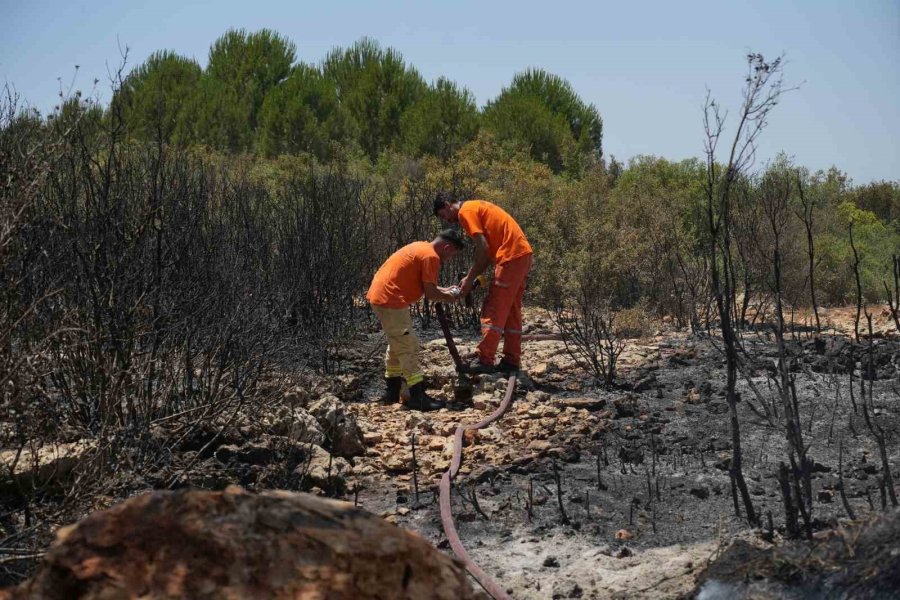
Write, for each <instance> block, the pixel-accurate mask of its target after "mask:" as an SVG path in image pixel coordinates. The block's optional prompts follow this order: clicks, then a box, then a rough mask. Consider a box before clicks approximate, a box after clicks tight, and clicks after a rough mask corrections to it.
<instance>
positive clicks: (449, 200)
mask: <svg viewBox="0 0 900 600" xmlns="http://www.w3.org/2000/svg"><path fill="white" fill-rule="evenodd" d="M454 202H456V198H454V197H453V194H452V193H450V192H448V191H447V190H441V191H439V192H438V193H437V194H435V195H434V206H433V209H434V216H438V211H439V210H441V209H442V208H444V207H445V206H447V205H448V204H453V203H454Z"/></svg>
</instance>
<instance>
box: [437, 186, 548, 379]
mask: <svg viewBox="0 0 900 600" xmlns="http://www.w3.org/2000/svg"><path fill="white" fill-rule="evenodd" d="M434 214H435V215H436V216H438V217H440V218H441V219H443V220H444V221H447V222H450V223H459V224H460V225H461V226H462V228H463V230H464V231H465V232H466V235H468V236H469V237H470V238H472V241H473V242H474V243H475V261H474V263H473V264H472V267H471V268H470V269H469V272H468V273H467V274H466V276H465V277H464V278H463V279H462V281H460V282H459V287H460V292H461V295H463V296H466V295H467V294H468V293H469V292H470V291H471V290H472V286H473V285H474V283H475V280H476V279H477V278H478V277H479V276H480V275H481V274H482V273H484V271H485V270H486V269H487V268H488V265H490V263H492V262H493V263H494V280H493V282H492V283H491V287H490V289H489V290H488V294H487V298H485V300H484V306H483V307H482V309H481V343H479V344H478V348H477V350H476V353H477V357H476V358H475V359H474V361H473V362H471V363H470V364H468V365H466V369H467V370H468V371H469V372H472V373H490V372H493V371H495V370H500V371H506V372H514V371H517V370H518V369H519V365H520V364H521V360H522V296H523V295H524V294H525V282H526V279H527V278H528V271H529V270H531V263H532V260H533V255H532V251H531V246H530V245H529V244H528V240H527V239H526V238H525V234H524V233H523V232H522V228H521V227H519V224H518V223H516V221H515V219H513V218H512V217H511V216H510V215H509V213H507V212H506V211H505V210H503V209H502V208H500V207H499V206H497V205H495V204H491V203H490V202H485V201H483V200H466V201H459V200H453V198H452V196H451V195H450V194H448V193H447V192H439V193H438V194H437V196H436V197H435V199H434ZM501 336H502V337H503V358H502V359H501V360H500V363H499V364H498V365H497V366H496V367H495V366H494V360H495V355H496V354H497V347H498V346H499V345H500V338H501Z"/></svg>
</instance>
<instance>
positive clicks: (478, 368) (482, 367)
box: [462, 358, 497, 375]
mask: <svg viewBox="0 0 900 600" xmlns="http://www.w3.org/2000/svg"><path fill="white" fill-rule="evenodd" d="M496 370H497V369H496V367H494V365H489V364H487V363H483V362H481V361H480V360H478V359H477V358H474V359H472V360H471V361H470V362H468V363H463V365H462V372H463V373H469V374H472V375H486V374H488V373H493V372H495V371H496Z"/></svg>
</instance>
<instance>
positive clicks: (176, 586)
mask: <svg viewBox="0 0 900 600" xmlns="http://www.w3.org/2000/svg"><path fill="white" fill-rule="evenodd" d="M476 597H479V596H476V594H475V592H474V591H473V590H472V587H471V585H470V584H469V582H468V580H467V577H466V574H465V571H464V570H463V568H462V567H461V566H460V564H459V563H458V562H456V561H455V560H454V559H452V558H450V557H449V556H447V555H444V554H442V553H440V552H438V551H437V550H435V549H434V548H433V547H432V546H431V545H430V544H428V543H427V542H426V541H424V540H423V539H421V538H420V537H418V536H417V535H414V534H412V533H410V532H408V531H405V530H403V529H400V528H398V527H395V526H393V525H390V524H389V523H386V522H384V521H383V520H381V519H379V518H377V517H374V516H372V515H370V514H368V513H366V512H364V511H362V510H359V509H355V508H353V507H352V506H351V505H348V504H345V503H341V502H335V501H330V500H323V499H320V498H316V497H314V496H310V495H307V494H298V493H290V492H266V493H262V494H259V495H257V494H251V493H248V492H246V491H244V490H243V489H241V488H238V487H229V488H227V489H226V490H225V491H224V492H207V491H199V490H194V491H185V490H182V491H176V492H153V493H150V494H145V495H143V496H138V497H136V498H132V499H130V500H128V501H126V502H123V503H121V504H119V505H117V506H115V507H113V508H111V509H109V510H105V511H101V512H97V513H94V514H92V515H90V516H88V517H87V518H85V519H83V520H82V521H80V522H79V523H78V524H76V525H73V526H69V527H65V528H63V529H61V530H60V531H59V533H58V534H57V539H56V542H55V543H54V544H53V546H52V547H51V549H50V550H49V551H48V553H47V555H46V557H45V558H44V561H43V564H42V565H41V567H40V568H39V570H38V572H37V573H36V575H35V576H34V577H33V578H32V579H31V580H29V581H27V582H25V583H23V584H22V585H20V586H19V587H17V588H13V589H8V590H5V591H0V600H24V599H37V598H42V599H51V600H53V599H59V600H62V599H66V600H74V599H83V600H89V599H90V600H100V599H101V598H102V599H123V600H124V599H137V598H141V599H146V600H151V599H162V598H192V599H204V598H283V599H288V598H291V599H303V600H306V599H309V600H344V599H346V600H351V599H353V600H366V599H372V600H374V599H376V598H378V599H383V598H398V599H404V598H408V599H419V598H432V599H435V600H451V599H452V600H458V599H462V600H466V599H470V598H476Z"/></svg>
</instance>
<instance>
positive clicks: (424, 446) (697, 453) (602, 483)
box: [3, 312, 900, 598]
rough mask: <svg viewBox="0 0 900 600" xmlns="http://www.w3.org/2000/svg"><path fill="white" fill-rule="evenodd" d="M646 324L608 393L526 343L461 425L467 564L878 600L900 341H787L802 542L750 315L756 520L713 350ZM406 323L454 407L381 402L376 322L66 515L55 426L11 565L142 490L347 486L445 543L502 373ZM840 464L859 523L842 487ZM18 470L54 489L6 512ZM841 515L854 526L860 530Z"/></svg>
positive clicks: (633, 590)
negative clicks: (441, 491) (793, 529)
mask: <svg viewBox="0 0 900 600" xmlns="http://www.w3.org/2000/svg"><path fill="white" fill-rule="evenodd" d="M529 317H530V318H529V322H530V324H529V325H528V331H527V333H536V334H548V333H553V328H552V325H551V321H550V319H549V318H547V317H545V316H544V315H542V314H539V313H537V312H532V313H530V314H529ZM887 324H888V323H885V324H884V325H887ZM660 327H663V329H662V330H660V331H657V332H656V334H655V335H650V336H646V337H643V338H636V339H631V340H629V341H628V344H627V347H626V351H625V353H624V354H623V355H622V357H621V359H620V377H619V379H618V380H617V382H616V386H615V387H614V388H612V389H608V388H603V387H601V386H598V385H597V384H596V383H595V382H594V381H593V380H592V379H590V378H589V377H587V376H586V375H585V374H584V372H583V371H582V370H580V369H579V368H578V367H577V366H576V365H575V363H574V362H573V360H572V358H571V357H570V356H569V354H568V353H567V352H566V348H565V344H564V342H561V341H554V340H543V341H530V342H526V344H525V352H524V365H523V367H524V368H523V370H522V372H521V374H520V377H519V386H518V389H517V392H516V395H515V398H514V403H513V405H512V408H511V410H510V411H509V412H508V413H507V414H506V415H505V416H504V417H503V418H502V419H501V420H500V421H498V422H497V423H495V424H493V425H492V426H490V427H488V428H486V429H483V430H480V431H477V432H473V433H472V434H469V435H467V436H466V450H465V458H464V463H463V467H462V469H461V471H460V475H459V477H458V478H457V480H456V481H455V483H454V489H453V512H454V515H455V517H456V523H457V527H458V530H459V534H460V537H461V538H462V540H463V543H464V544H465V545H466V547H467V548H468V550H469V552H470V554H471V556H472V558H473V559H474V560H475V561H476V562H477V563H478V564H479V565H481V567H482V568H483V569H485V571H487V572H488V573H489V574H491V575H492V576H493V577H495V578H496V579H497V580H498V581H499V582H500V584H501V585H502V586H504V587H505V588H507V589H508V590H509V591H510V593H511V595H512V596H513V597H514V598H616V597H619V598H641V597H643V598H680V597H690V596H693V595H697V594H699V597H703V598H716V597H735V596H738V597H739V596H740V594H742V593H743V594H745V596H746V597H780V596H785V595H790V594H794V595H795V596H796V597H804V596H803V594H808V593H809V592H810V590H817V589H821V586H828V589H829V590H830V591H832V592H833V593H834V597H858V596H861V597H872V598H878V597H890V593H891V592H890V590H887V589H885V588H884V586H885V585H886V584H885V582H886V581H887V579H886V578H888V577H891V576H892V575H891V574H892V573H896V571H897V565H898V563H900V556H898V553H897V552H898V547H897V542H896V539H897V538H896V536H892V535H885V534H883V532H884V531H893V530H892V529H890V528H889V527H887V526H885V525H871V526H870V525H868V523H870V522H872V523H876V524H877V523H882V522H887V523H896V510H894V513H893V515H894V516H893V517H891V516H890V515H891V514H892V513H890V511H891V509H890V504H891V502H890V499H889V495H888V494H887V490H886V489H885V486H884V485H883V483H882V482H883V481H884V477H883V473H882V469H881V462H880V458H879V450H878V447H877V444H876V443H875V439H874V437H873V436H872V434H871V432H870V430H869V429H868V428H867V425H866V423H865V420H864V419H863V417H862V416H861V413H860V410H859V404H860V402H861V399H860V389H861V386H864V387H865V389H866V390H867V393H868V389H869V384H870V383H871V384H872V385H871V390H872V402H871V406H872V409H874V411H873V418H874V419H875V421H876V423H877V424H878V425H880V426H881V427H882V428H883V429H884V431H885V432H886V433H887V439H888V446H887V451H888V454H889V457H888V458H889V461H890V464H891V465H892V466H894V467H895V468H896V465H897V463H898V459H900V456H898V453H900V447H898V444H897V439H898V435H897V434H898V426H900V412H898V408H897V407H898V403H900V396H898V395H897V394H898V388H900V385H898V381H900V341H898V340H897V339H896V337H890V336H887V335H884V334H881V335H878V336H876V338H875V339H873V343H872V344H871V346H870V345H869V344H868V342H867V341H866V340H863V341H861V342H860V343H855V342H852V341H851V340H850V338H849V337H848V336H847V334H846V331H833V332H831V333H829V334H827V335H822V336H813V335H812V334H811V333H809V332H798V333H797V334H796V336H794V337H793V338H792V339H791V340H790V341H789V343H788V351H789V353H790V354H791V356H792V357H793V361H792V363H791V364H792V365H793V367H792V368H793V374H794V375H795V376H796V388H797V390H798V402H799V406H800V412H801V416H802V423H803V425H804V436H805V439H806V440H807V442H808V443H809V445H810V448H809V455H810V457H811V459H812V460H813V492H814V498H815V503H814V507H813V515H812V516H813V523H814V530H815V531H814V541H813V542H808V541H805V540H791V541H787V540H786V539H785V537H786V531H785V529H784V522H785V517H784V510H783V504H782V496H781V492H780V487H779V482H778V479H777V477H776V472H777V469H778V464H779V462H780V461H783V460H785V459H784V455H785V452H784V446H785V436H784V433H783V427H782V424H781V420H780V419H781V416H780V415H777V414H772V415H770V416H769V417H767V416H766V412H765V409H764V408H763V406H764V403H765V402H768V401H771V400H773V399H774V397H775V394H776V390H775V388H774V379H773V378H772V376H773V374H774V372H775V367H776V364H777V363H776V361H777V360H778V353H777V349H776V347H775V346H774V343H773V342H772V341H771V340H769V339H767V335H766V330H765V329H760V330H758V331H757V332H745V334H744V348H745V349H746V354H745V355H744V357H743V375H744V376H745V377H744V378H742V380H741V381H740V382H739V384H738V391H739V393H740V395H741V398H742V400H741V402H739V403H738V407H739V413H740V417H741V422H742V439H743V444H744V473H745V476H746V478H747V480H748V484H749V486H750V492H751V495H752V499H753V503H754V506H755V508H756V511H757V513H758V514H760V515H762V518H763V522H762V526H761V527H756V528H752V527H750V526H749V525H748V524H747V522H746V521H745V520H744V519H743V518H742V517H739V516H736V515H735V510H734V503H733V500H732V495H731V485H730V478H729V474H728V464H729V462H728V461H729V460H730V456H731V444H730V439H731V438H730V432H729V429H728V420H727V416H728V415H727V412H728V407H727V404H726V402H725V399H724V383H723V382H724V370H723V359H722V355H721V352H720V350H719V344H718V342H717V340H716V338H715V337H709V336H707V335H704V334H690V333H687V332H685V331H677V330H675V329H673V328H671V327H669V326H667V325H664V324H660ZM886 330H887V327H884V328H883V329H882V331H886ZM420 335H421V337H422V339H423V346H424V349H423V360H424V363H425V364H426V365H427V369H426V372H427V378H428V382H429V387H430V392H431V393H432V395H435V396H437V397H442V398H445V399H447V400H453V401H454V402H453V404H452V407H451V409H447V410H442V411H439V412H436V413H426V414H422V413H418V412H412V411H407V410H404V409H403V408H402V407H400V406H397V405H394V406H384V405H381V404H378V403H377V401H376V399H377V396H378V395H379V392H380V386H381V381H380V370H381V357H380V348H381V347H382V345H381V344H382V342H381V340H380V333H378V332H377V330H374V329H373V330H372V331H370V332H369V333H367V334H365V335H364V336H361V337H360V339H359V340H358V342H359V343H358V344H355V346H354V347H351V348H346V349H345V350H343V351H342V355H341V359H342V360H343V361H344V367H345V369H344V371H345V374H344V375H341V376H329V377H326V376H314V375H304V376H302V377H300V378H297V377H294V378H292V379H291V380H290V383H289V384H284V385H283V389H284V391H282V392H279V395H278V398H277V399H276V400H275V401H272V402H269V403H266V404H264V405H261V406H257V407H255V408H254V410H252V411H247V412H246V413H245V412H241V413H240V414H238V415H237V416H234V417H232V416H230V415H223V417H222V418H220V419H218V420H216V421H214V422H213V423H214V426H211V427H204V428H199V429H194V430H191V434H190V435H188V436H183V437H182V438H179V441H178V444H177V445H175V446H172V445H171V444H163V443H162V440H163V439H166V440H171V439H172V438H171V436H173V435H175V434H176V433H177V432H178V431H179V430H180V428H182V427H183V426H184V425H185V423H186V421H184V420H183V419H180V418H179V419H172V420H170V421H165V422H162V423H159V424H158V426H156V427H155V428H154V429H153V430H152V432H151V435H152V436H156V437H158V438H159V440H160V443H159V445H158V447H159V448H160V449H165V450H166V454H165V455H164V456H163V455H162V454H161V456H157V457H154V460H153V461H150V462H144V463H140V462H138V461H137V459H135V460H134V462H133V463H132V464H134V465H138V466H139V467H141V468H137V467H135V468H131V469H129V468H127V464H126V463H123V467H122V468H121V470H120V473H119V477H118V478H117V481H116V485H112V486H108V487H106V488H104V493H103V494H94V495H90V494H87V493H86V494H82V495H79V496H78V497H77V498H76V500H77V502H73V503H72V506H69V507H68V510H67V511H65V512H63V511H59V510H58V508H59V505H60V503H61V502H62V501H63V500H64V496H62V495H61V494H58V495H54V493H53V489H63V488H64V487H65V478H66V477H77V473H78V461H79V457H83V456H90V454H91V452H90V448H85V447H82V446H80V445H79V444H80V442H79V440H66V441H65V443H60V444H59V445H58V446H57V447H56V448H55V450H56V452H68V456H62V455H61V454H53V453H49V454H48V452H49V449H47V450H46V451H45V453H44V454H42V455H40V463H41V465H42V467H41V468H42V469H44V471H42V472H36V471H35V470H34V469H29V467H28V465H29V463H28V462H27V461H25V460H22V461H20V466H19V471H18V473H17V475H16V476H15V477H14V478H13V479H12V480H11V482H12V483H11V484H10V485H8V486H7V488H5V489H4V494H5V496H4V502H5V505H6V506H8V507H10V508H11V510H9V511H8V512H7V513H6V514H5V515H4V516H3V518H4V523H3V527H4V528H5V529H6V530H7V531H8V532H11V535H9V536H7V540H10V541H9V544H10V545H11V546H12V545H15V544H18V546H17V548H19V550H17V552H19V554H17V555H15V556H17V557H19V560H17V561H16V565H17V566H18V567H19V568H22V566H23V565H24V564H27V563H25V562H24V561H23V560H21V556H22V555H23V554H25V553H26V552H32V553H33V554H34V555H35V558H37V557H39V556H40V554H41V553H42V552H41V548H42V546H46V544H47V543H48V542H49V539H50V536H51V534H52V531H53V529H54V528H55V527H56V526H58V525H62V524H65V523H66V522H69V521H72V520H75V519H77V518H79V517H80V516H81V515H83V514H86V513H87V512H89V511H90V510H93V509H96V508H103V507H105V506H109V505H111V504H113V503H115V502H117V501H118V500H121V499H123V498H125V497H129V496H132V495H134V494H136V493H139V492H143V491H147V490H152V489H164V488H166V487H170V488H182V487H202V488H209V489H223V488H224V487H225V486H227V485H229V484H233V483H236V484H240V485H243V486H245V487H247V488H248V489H250V490H259V491H262V490H265V489H271V488H283V489H293V490H311V491H313V492H314V493H318V494H322V495H328V496H332V497H339V498H344V499H347V500H350V501H353V502H355V503H357V504H358V505H359V506H361V507H362V508H364V509H366V510H368V511H370V512H373V513H375V514H379V515H382V516H383V517H385V518H386V519H387V520H388V521H390V522H394V523H397V524H398V525H400V526H402V527H405V528H408V529H411V530H413V531H416V532H418V533H420V534H421V535H423V536H424V537H425V538H426V539H427V540H429V541H430V542H432V543H433V544H435V545H436V546H437V547H439V548H442V549H445V550H446V551H448V552H449V548H448V545H447V541H446V538H445V536H444V534H443V531H442V529H441V526H440V519H439V515H438V506H437V500H436V496H437V492H436V490H437V481H438V479H439V477H440V474H441V473H442V472H443V471H444V470H445V469H446V468H447V466H448V463H449V457H450V452H451V448H452V434H453V432H454V430H455V428H456V426H457V425H458V424H459V423H461V422H472V421H477V420H480V419H481V418H483V417H484V416H485V415H487V414H488V413H489V412H490V411H491V410H493V408H494V407H496V406H497V405H498V404H499V402H500V399H501V397H502V395H503V394H504V392H505V388H506V384H507V382H506V380H505V378H503V377H502V376H499V375H489V376H480V377H477V378H474V379H472V380H469V381H460V380H459V378H458V377H457V375H456V373H455V371H454V369H453V367H452V363H451V361H450V358H449V356H448V354H447V351H446V347H445V344H444V341H443V339H442V337H441V336H440V334H439V331H438V330H437V329H434V328H426V329H423V330H422V331H420ZM457 335H458V341H459V342H460V345H461V347H462V349H463V350H466V349H470V348H471V347H472V346H473V344H474V337H473V336H472V334H471V333H466V332H457ZM870 356H871V364H872V367H871V368H870V367H869V366H868V365H869V360H870V359H869V357H870ZM860 375H862V376H863V377H862V378H861V377H860ZM872 375H874V379H871V376H872ZM851 376H852V377H853V386H854V387H853V390H854V397H853V398H854V399H853V400H851V396H850V381H851ZM751 386H752V387H751ZM278 389H281V388H278ZM754 389H755V391H754ZM854 403H856V404H857V406H856V410H855V411H854ZM772 409H773V410H777V409H774V404H773V405H772ZM414 440H415V442H414ZM413 443H415V447H416V461H415V462H413V460H412V450H413ZM839 454H840V456H839ZM839 460H840V462H841V463H842V467H843V469H842V476H843V484H844V492H845V494H846V497H847V503H848V505H849V506H850V508H851V510H852V511H853V512H854V513H855V514H854V517H855V519H849V518H848V516H847V512H846V508H845V507H844V504H843V502H842V499H841V489H840V488H841V478H840V477H839V472H838V463H839ZM48 469H49V470H48ZM29 477H31V478H33V479H37V480H41V481H44V482H46V481H49V480H51V479H54V478H55V479H57V480H59V483H60V485H59V486H57V487H56V488H54V487H53V486H45V487H46V489H47V493H46V494H44V495H43V496H41V497H40V500H39V501H38V502H36V503H34V504H32V505H31V506H30V507H29V510H30V518H31V521H30V523H26V522H25V521H23V520H22V519H23V516H22V512H21V510H16V509H15V506H14V502H15V498H16V494H15V486H16V485H23V481H24V479H25V478H29ZM897 477H898V474H895V478H897ZM885 507H886V508H887V510H886V512H885ZM48 516H52V518H47V520H43V519H44V518H45V517H48ZM770 519H771V520H770ZM891 519H893V520H891ZM770 522H771V528H770V527H769V523H770ZM855 531H862V532H863V533H862V534H860V535H858V536H856V537H854V536H855V535H856V534H854V533H853V532H855ZM873 531H874V532H876V533H865V532H873ZM29 532H30V534H29ZM877 532H882V533H877ZM29 535H31V537H30V538H29V537H28V536H29ZM836 536H837V537H836ZM839 540H854V542H853V543H854V544H855V545H853V546H852V547H851V546H850V545H848V544H847V543H845V542H840V543H838V541H839ZM26 542H27V543H26ZM810 556H813V557H815V560H810V559H809V558H808V557H810ZM803 557H807V558H805V559H803V560H801V558H803ZM785 565H786V566H785ZM842 569H843V570H842ZM19 573H21V571H19ZM860 573H862V574H863V575H860ZM9 582H10V583H11V582H13V579H12V578H10V581H9ZM748 582H749V583H748ZM716 594H718V595H716ZM753 594H755V595H753ZM765 594H769V595H768V596H766V595H765ZM806 597H808V595H807V596H806Z"/></svg>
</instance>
